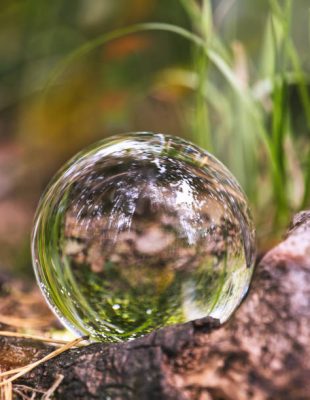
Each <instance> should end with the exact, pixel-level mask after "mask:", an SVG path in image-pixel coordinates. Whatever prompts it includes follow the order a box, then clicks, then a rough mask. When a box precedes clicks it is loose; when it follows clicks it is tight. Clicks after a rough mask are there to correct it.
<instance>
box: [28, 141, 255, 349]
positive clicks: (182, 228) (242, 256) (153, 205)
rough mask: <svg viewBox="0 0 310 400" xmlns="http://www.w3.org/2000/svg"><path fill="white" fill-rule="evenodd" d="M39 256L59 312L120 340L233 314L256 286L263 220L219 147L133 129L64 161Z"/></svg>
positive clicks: (42, 224) (43, 217)
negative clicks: (256, 220)
mask: <svg viewBox="0 0 310 400" xmlns="http://www.w3.org/2000/svg"><path fill="white" fill-rule="evenodd" d="M32 256H33V264H34V269H35V273H36V277H37V280H38V282H39V285H40V287H41V289H42V291H43V294H44V295H45V298H46V300H47V302H48V303H49V305H50V306H51V308H52V310H53V311H54V312H55V313H56V315H57V316H58V317H59V318H60V320H61V321H62V322H63V323H64V324H65V325H66V326H67V327H68V328H69V329H71V330H73V331H74V332H77V333H79V334H80V333H82V334H87V335H90V337H91V338H92V339H94V340H103V341H111V342H115V341H122V340H128V339H133V338H135V337H138V336H141V335H144V334H146V333H148V332H151V331H152V330H154V329H156V328H160V327H162V326H166V325H171V324H176V323H183V322H186V321H190V320H194V319H198V318H203V317H206V316H211V317H213V318H217V319H218V320H219V321H221V322H224V321H225V320H227V319H228V318H229V316H230V315H231V314H232V312H233V311H234V310H235V309H236V307H237V306H238V305H239V304H240V302H241V300H242V298H243V297H244V295H245V294H246V292H247V290H248V287H249V283H250V279H251V275H252V272H253V261H254V258H255V246H254V229H253V224H252V220H251V217H250V214H249V209H248V206H247V201H246V198H245V195H244V193H243V192H242V189H241V188H240V186H239V185H238V183H237V182H236V179H235V178H234V177H233V176H232V174H231V173H230V172H229V171H228V170H227V169H226V167H224V165H223V164H222V163H220V162H219V161H218V160H217V159H216V158H215V157H214V156H212V155H211V154H209V153H208V152H206V151H204V150H202V149H200V148H198V147H197V146H195V145H193V144H191V143H189V142H187V141H185V140H183V139H180V138H178V137H173V136H166V135H163V134H152V133H133V134H126V135H120V136H114V137H112V138H109V139H108V140H103V141H101V142H99V143H96V144H95V145H93V146H91V147H89V148H87V149H85V150H84V151H82V152H81V153H79V154H78V155H77V156H76V157H74V158H73V159H72V160H71V161H69V162H68V163H67V164H66V165H65V166H64V167H63V168H62V169H61V170H60V171H59V172H58V173H57V175H56V176H55V177H54V179H53V180H52V181H51V183H50V185H49V186H48V188H47V189H46V191H45V194H44V195H43V197H42V199H41V201H40V205H39V207H38V210H37V214H36V218H35V225H34V230H33V238H32Z"/></svg>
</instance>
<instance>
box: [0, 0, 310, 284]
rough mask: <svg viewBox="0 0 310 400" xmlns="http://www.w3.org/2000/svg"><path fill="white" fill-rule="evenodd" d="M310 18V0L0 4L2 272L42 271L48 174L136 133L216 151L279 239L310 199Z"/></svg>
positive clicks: (32, 0)
mask: <svg viewBox="0 0 310 400" xmlns="http://www.w3.org/2000/svg"><path fill="white" fill-rule="evenodd" d="M309 15H310V13H309V0H298V1H292V0H284V1H282V0H252V1H248V0H213V1H210V0H209V1H206V0H204V1H195V0H126V1H125V0H118V1H115V0H92V1H89V0H76V1H63V0H53V1H46V0H40V1H38V0H1V4H0V254H1V257H0V270H1V271H10V272H12V273H16V274H25V275H28V276H32V275H31V274H32V272H31V260H30V243H29V242H30V232H31V227H32V221H33V215H34V212H35V208H36V206H37V203H38V200H39V197H40V195H41V194H42V192H43V190H44V188H45V187H46V185H47V183H48V181H49V179H50V178H51V177H52V175H53V174H54V173H55V172H56V171H57V169H58V168H59V167H60V166H61V165H62V164H63V162H64V161H66V160H67V159H68V158H69V157H71V156H72V155H74V154H75V153H76V152H77V151H79V150H80V149H82V148H83V147H84V146H86V145H88V144H90V143H92V142H94V141H96V140H99V139H102V138H105V137H108V136H110V135H113V134H116V133H122V132H129V131H155V132H164V133H167V134H172V135H178V136H181V137H184V138H187V139H189V140H191V141H193V142H195V143H197V144H199V145H200V146H202V147H204V148H206V149H207V150H209V151H211V152H212V153H214V154H215V155H216V156H217V157H218V158H220V160H221V161H223V162H224V163H225V164H226V165H227V166H228V168H229V169H230V170H231V171H232V172H233V173H234V174H235V175H236V177H237V178H238V180H239V181H240V183H241V185H242V187H243V188H244V190H245V192H246V194H247V196H248V198H249V202H250V206H251V209H252V211H253V215H254V219H255V224H256V226H257V232H258V241H259V245H260V248H261V249H265V248H268V247H270V246H271V245H272V244H273V243H274V242H275V241H276V240H277V239H278V237H279V233H281V232H283V228H284V227H285V226H286V225H287V223H288V221H289V219H290V217H291V215H292V214H293V213H294V212H296V211H297V210H299V209H302V208H306V207H309V205H310V204H309V203H310V201H309V199H310V140H309V132H310V99H309V74H310V52H309V40H310V34H309V32H310V23H309ZM152 23H156V25H154V24H152ZM128 27H130V28H128ZM178 27H181V28H182V29H181V30H179V29H178ZM185 36H187V37H185ZM197 42H198V45H197ZM195 43H196V44H195Z"/></svg>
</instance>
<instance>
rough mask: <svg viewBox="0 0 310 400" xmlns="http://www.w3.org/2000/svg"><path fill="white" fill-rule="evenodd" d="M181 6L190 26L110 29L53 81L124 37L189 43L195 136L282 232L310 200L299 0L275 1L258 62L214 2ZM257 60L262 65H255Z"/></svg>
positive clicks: (269, 225) (265, 220) (308, 111)
mask: <svg viewBox="0 0 310 400" xmlns="http://www.w3.org/2000/svg"><path fill="white" fill-rule="evenodd" d="M221 3H225V2H224V1H222V2H221ZM233 3H234V2H230V6H233ZM235 3H237V0H236V1H235ZM180 7H183V8H184V10H185V11H186V13H187V14H188V17H189V19H190V20H191V23H192V30H191V31H188V30H186V29H184V28H183V27H180V26H176V25H171V24H166V23H161V22H154V23H141V24H138V25H134V26H129V27H127V28H123V29H119V30H116V31H112V32H109V33H107V34H104V35H102V36H99V37H98V38H96V39H94V40H91V41H89V42H87V43H85V44H84V45H83V46H81V47H79V48H78V49H77V50H76V51H74V52H73V53H72V54H70V55H69V56H68V58H67V59H65V60H64V61H63V62H62V63H61V65H60V66H59V68H58V69H57V70H56V71H55V74H54V76H53V78H52V81H53V79H55V78H57V76H58V75H59V74H60V73H61V72H62V71H63V70H64V69H65V68H66V67H67V65H68V64H69V63H71V62H73V61H74V60H75V59H76V58H79V57H81V56H83V55H85V54H87V53H88V52H90V51H91V50H93V49H95V48H96V47H98V46H102V45H103V44H105V43H107V42H110V41H112V40H114V39H117V38H119V37H122V36H124V35H129V34H132V33H137V32H144V31H150V30H153V31H157V30H160V31H166V32H168V33H169V32H170V33H172V34H177V35H180V36H182V37H183V38H185V39H186V40H189V41H191V43H192V45H193V62H192V66H191V72H192V73H193V74H194V76H195V77H196V79H195V80H194V82H195V83H194V85H193V87H192V88H193V92H194V93H195V98H196V100H195V102H194V112H193V113H189V114H188V115H189V116H190V117H189V119H188V126H189V127H191V131H192V139H193V141H195V142H197V143H198V144H199V145H201V146H203V147H205V148H206V149H208V150H210V151H213V152H214V153H215V154H216V155H217V156H219V157H220V158H221V159H222V161H224V163H226V164H227V165H228V167H230V168H231V169H232V170H233V172H234V173H235V174H236V175H237V177H238V179H239V180H240V182H241V184H242V186H243V187H244V189H245V191H246V193H247V194H248V196H249V198H250V201H251V204H252V206H253V208H254V210H255V214H256V217H257V218H256V220H257V221H258V222H259V223H260V224H261V226H263V227H264V228H265V229H267V230H271V231H273V232H276V231H277V230H278V229H280V228H282V226H283V225H284V224H287V222H288V219H289V218H290V215H291V213H292V212H294V211H297V210H299V209H301V208H302V207H307V206H309V201H310V147H309V132H310V97H309V73H308V72H307V71H306V70H304V68H303V62H302V60H301V57H300V55H299V53H298V49H297V47H296V44H295V43H294V38H293V35H292V29H291V26H292V15H293V11H294V9H293V2H292V0H284V1H280V0H269V6H268V19H267V22H266V26H265V32H264V35H263V38H262V45H261V52H260V59H259V60H258V62H257V60H255V61H253V60H251V57H250V55H249V54H248V53H247V50H246V46H245V45H244V44H243V43H240V42H237V43H236V42H233V41H230V42H228V43H227V41H226V42H225V41H224V40H223V38H222V37H221V34H220V33H219V32H220V31H219V30H218V27H217V26H216V21H215V17H214V15H215V13H214V10H213V9H212V7H211V2H210V1H209V0H203V1H201V2H199V4H198V2H196V1H195V0H180ZM225 12H226V13H227V12H229V10H228V8H227V10H226V11H225ZM309 15H310V14H309ZM309 20H310V18H309ZM224 22H225V21H224ZM309 26H310V22H309ZM305 34H306V33H305ZM254 63H255V65H256V68H252V69H251V68H250V65H253V64H254ZM253 70H254V72H253ZM50 83H51V82H50ZM292 87H296V88H297V92H298V98H299V102H300V104H301V105H302V107H301V109H300V110H298V112H299V113H302V114H303V115H304V118H305V121H306V123H305V126H306V128H305V129H306V135H307V136H306V139H303V140H301V139H300V136H301V135H300V134H299V132H295V131H294V124H293V122H294V118H295V115H294V112H293V110H292V106H291V102H290V92H291V91H292ZM297 176H298V179H297V178H296V177H297ZM300 177H301V179H299V178H300ZM297 180H298V185H299V186H298V188H297ZM261 232H262V234H265V232H264V231H263V230H261Z"/></svg>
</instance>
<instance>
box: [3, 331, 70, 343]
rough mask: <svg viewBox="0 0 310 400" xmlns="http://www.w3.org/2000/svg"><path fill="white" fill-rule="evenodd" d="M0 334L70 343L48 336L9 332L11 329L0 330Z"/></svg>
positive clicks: (48, 341) (41, 340)
mask: <svg viewBox="0 0 310 400" xmlns="http://www.w3.org/2000/svg"><path fill="white" fill-rule="evenodd" d="M0 336H7V337H14V338H23V339H33V340H39V341H40V342H45V343H53V344H67V343H70V341H69V340H61V339H53V338H48V337H44V336H37V335H31V334H28V333H18V332H11V331H0Z"/></svg>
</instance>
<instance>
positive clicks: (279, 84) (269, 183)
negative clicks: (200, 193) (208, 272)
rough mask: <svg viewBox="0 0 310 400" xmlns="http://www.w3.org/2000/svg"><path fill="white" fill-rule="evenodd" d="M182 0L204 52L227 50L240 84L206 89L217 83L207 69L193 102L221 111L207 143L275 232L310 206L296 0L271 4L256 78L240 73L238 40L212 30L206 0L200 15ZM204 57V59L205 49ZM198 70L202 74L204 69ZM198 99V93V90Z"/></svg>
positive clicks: (309, 101) (243, 68) (197, 134)
mask: <svg viewBox="0 0 310 400" xmlns="http://www.w3.org/2000/svg"><path fill="white" fill-rule="evenodd" d="M181 2H182V5H183V6H184V7H185V9H186V10H187V12H188V14H189V16H190V18H191V20H192V24H193V29H194V30H195V31H196V32H197V34H199V35H200V36H201V37H202V38H203V40H204V41H205V45H206V46H207V47H208V49H209V51H211V50H212V51H215V52H216V54H217V56H218V57H222V58H223V56H222V54H225V62H227V64H228V65H229V66H230V68H231V70H234V72H235V75H234V77H233V78H232V80H233V82H234V83H236V82H237V84H238V85H239V88H238V90H237V91H234V92H233V93H231V91H230V90H229V88H227V87H226V88H224V90H223V89H222V91H221V89H219V88H217V90H215V88H213V90H210V85H212V86H216V85H217V84H216V81H215V82H209V81H208V77H209V74H207V73H205V81H206V87H207V88H206V91H205V102H204V104H202V103H201V102H198V101H197V106H199V107H203V108H209V110H210V109H213V110H214V105H216V108H217V110H216V111H217V112H218V113H219V114H220V115H221V121H220V122H219V121H218V120H217V123H216V124H214V123H213V124H212V123H211V122H210V121H208V129H206V132H207V134H208V136H209V139H208V142H213V143H214V151H215V153H218V154H219V155H220V156H221V158H222V159H223V160H224V161H225V162H226V163H227V164H228V165H229V166H230V167H231V168H232V169H233V170H234V172H235V173H236V175H237V176H238V178H239V180H240V181H241V183H242V185H243V187H244V188H245V191H246V192H247V194H248V196H249V197H250V200H251V202H252V203H253V204H254V206H255V211H256V216H257V219H258V220H259V222H261V223H262V225H264V226H265V227H267V228H268V229H270V230H272V231H273V232H275V231H277V230H278V229H281V228H282V226H283V225H284V224H287V222H288V219H289V218H290V214H291V213H292V212H294V211H297V210H299V209H301V208H303V207H307V206H309V201H310V151H309V142H310V140H309V139H310V137H309V133H310V124H309V121H310V118H309V117H310V114H309V111H310V108H309V105H310V98H309V89H308V85H309V74H308V73H307V72H306V71H305V70H303V66H302V61H301V59H300V56H299V54H298V51H297V48H296V46H295V43H294V40H293V35H292V31H291V24H292V13H293V2H292V0H285V1H284V2H281V1H279V0H270V1H269V9H268V21H267V24H266V28H265V34H264V38H263V41H262V49H261V56H260V60H259V64H260V68H259V70H258V71H256V75H255V76H242V74H244V75H246V74H247V72H248V71H247V67H248V65H249V64H250V62H251V60H250V59H249V58H248V55H247V54H246V53H245V50H244V46H243V44H242V43H237V44H236V43H230V44H229V45H227V44H226V45H224V43H223V41H222V40H221V37H220V35H219V34H218V33H217V31H216V29H213V27H214V22H213V20H212V18H213V15H214V13H212V12H210V7H208V6H206V4H209V2H208V1H207V0H205V1H204V2H203V5H202V7H201V8H200V12H198V11H197V3H196V2H195V1H188V2H186V4H185V1H181ZM206 21H208V24H209V25H208V29H206V27H205V23H206ZM236 46H237V47H236ZM234 47H235V48H234ZM236 48H237V51H236ZM204 56H205V57H207V53H204V55H202V57H204ZM242 63H243V65H242ZM201 64H202V62H200V65H201ZM197 73H198V74H200V75H201V72H200V73H199V72H197ZM292 83H294V85H296V86H297V90H298V94H299V98H300V100H299V101H300V103H301V104H302V109H301V110H299V112H300V113H303V114H304V116H305V121H306V129H307V135H308V139H307V141H306V146H305V147H308V148H305V149H302V150H303V151H302V154H299V152H300V143H299V138H298V136H300V135H299V132H294V130H293V124H292V121H293V120H294V115H293V112H292V109H291V105H290V102H289V101H290V99H289V94H290V90H291V87H292ZM264 87H265V88H267V89H265V92H263V93H259V92H260V90H259V89H260V88H261V89H262V88H264ZM197 89H199V88H197ZM236 93H237V94H238V95H237V96H236ZM223 94H224V96H223ZM211 96H212V99H211V98H210V97H211ZM197 97H198V99H199V98H200V91H199V90H197ZM224 103H225V104H224ZM197 112H198V111H197ZM199 113H201V111H199ZM209 114H210V111H209ZM207 115H208V113H207ZM229 121H230V123H229ZM202 131H203V129H202V128H200V129H199V130H197V131H194V133H193V138H194V139H195V140H196V141H197V142H198V143H202V140H201V137H202V136H203V133H202ZM218 136H220V137H224V138H225V139H226V140H225V139H224V140H222V142H221V143H219V141H216V138H217V137H218ZM228 143H229V146H230V151H229V149H227V144H228ZM288 144H289V145H288ZM291 159H294V160H295V164H294V168H292V167H291V166H290V165H289V162H290V160H291ZM296 161H297V162H296ZM264 164H265V165H264ZM296 170H297V171H296ZM296 174H298V175H299V176H302V178H303V181H302V188H301V189H300V188H299V190H296V182H295V181H296V180H297V179H296ZM300 193H303V195H302V196H301V195H300ZM262 212H263V214H262Z"/></svg>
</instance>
